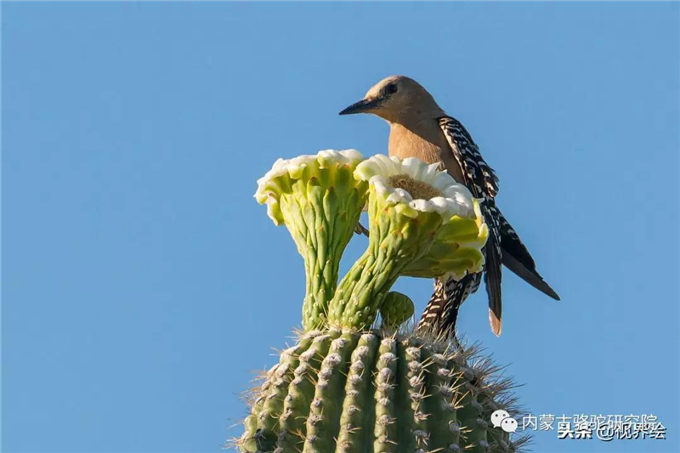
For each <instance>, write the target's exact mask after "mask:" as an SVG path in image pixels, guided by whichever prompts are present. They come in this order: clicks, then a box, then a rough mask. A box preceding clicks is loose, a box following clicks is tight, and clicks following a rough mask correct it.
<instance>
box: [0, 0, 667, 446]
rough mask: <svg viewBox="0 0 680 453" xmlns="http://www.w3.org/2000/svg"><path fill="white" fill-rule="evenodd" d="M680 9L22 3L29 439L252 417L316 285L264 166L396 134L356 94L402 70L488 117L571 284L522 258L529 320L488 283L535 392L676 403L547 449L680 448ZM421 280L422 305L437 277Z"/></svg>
mask: <svg viewBox="0 0 680 453" xmlns="http://www.w3.org/2000/svg"><path fill="white" fill-rule="evenodd" d="M678 6H679V5H678V3H653V4H650V3H646V4H643V3H585V2H579V3H574V4H567V3H556V4H547V3H501V4H494V3H475V4H472V3H455V4H454V3H446V4H444V3H428V4H412V3H398V4H381V3H371V4H358V3H349V4H331V3H315V4H311V3H297V4H264V3H257V4H246V3H212V2H208V3H191V4H190V3H156V2H153V3H136V2H135V3H132V2H130V3H113V2H107V3H97V4H95V3H80V2H77V3H69V4H47V3H3V4H2V151H3V153H2V195H3V196H2V220H3V222H2V245H3V248H2V261H3V263H2V264H3V269H2V283H3V285H2V303H3V305H2V370H3V371H2V412H3V414H2V415H3V416H2V435H3V436H2V449H3V451H6V452H17V453H18V452H171V451H172V452H210V451H219V449H220V446H221V444H222V442H223V440H224V439H226V438H228V437H231V436H236V435H238V434H239V433H240V427H239V426H238V422H239V420H240V418H241V417H242V416H243V415H245V406H244V405H243V403H242V402H241V400H240V395H241V392H242V391H243V390H245V389H246V388H247V387H248V384H249V381H250V379H251V378H252V377H253V376H254V372H255V371H256V370H259V369H262V368H264V367H268V366H270V365H271V364H272V363H273V362H274V360H275V357H274V349H275V348H281V347H282V346H283V345H284V344H285V342H286V341H288V342H290V341H291V340H290V334H291V331H292V329H293V328H294V327H295V326H297V325H299V322H300V306H301V297H302V295H303V291H304V288H303V278H304V277H303V269H302V261H301V259H300V258H299V257H298V256H297V254H296V251H295V248H294V245H293V243H292V241H291V240H290V238H289V237H288V233H287V232H286V230H285V229H284V228H277V227H275V226H274V225H273V224H272V223H271V222H270V220H269V219H268V218H267V217H266V214H265V209H264V208H263V207H261V206H258V205H257V204H256V203H255V201H254V200H253V198H252V194H253V192H254V190H255V187H256V186H255V180H256V179H257V178H258V177H259V176H261V175H262V174H263V173H264V172H265V171H266V170H268V169H269V168H270V166H271V164H272V163H273V161H274V160H275V159H276V158H277V157H280V156H283V157H292V156H294V155H297V154H309V153H314V152H316V151H317V150H319V149H324V148H348V147H354V148H357V149H359V150H361V151H362V152H363V153H364V154H366V155H370V154H375V153H380V152H385V151H386V137H387V126H386V124H384V123H383V122H381V121H380V120H379V119H377V118H372V117H367V116H356V117H339V116H338V115H337V112H338V111H339V110H340V109H342V108H343V107H345V106H346V105H348V104H349V103H351V102H354V101H356V100H358V99H359V98H360V97H361V96H362V95H363V94H364V92H365V91H366V90H367V89H368V87H369V86H370V85H372V84H373V83H374V82H375V81H377V80H379V79H381V78H382V77H384V76H386V75H389V74H393V73H401V74H407V75H410V76H412V77H414V78H415V79H417V80H419V81H420V82H421V83H422V84H423V85H424V86H426V87H427V88H428V89H429V90H430V91H431V92H432V93H433V94H434V95H435V97H436V98H437V99H438V101H439V103H440V105H441V106H442V107H443V108H445V109H446V110H447V112H448V113H449V114H451V115H453V116H455V117H457V118H458V119H459V120H461V121H462V122H463V123H464V124H465V125H466V127H467V128H468V129H469V131H470V132H471V133H472V135H473V137H474V138H475V140H476V141H477V143H478V144H479V145H480V147H481V150H482V152H483V154H484V156H485V158H486V160H487V162H489V163H490V164H491V165H492V166H493V167H494V168H495V169H496V171H497V173H498V175H499V177H500V180H501V192H500V195H499V198H498V203H499V205H500V206H501V207H502V209H503V211H504V213H505V214H506V216H507V217H508V219H510V221H511V222H512V223H513V224H514V226H515V227H516V229H517V230H518V232H519V233H520V235H521V236H522V238H523V239H524V241H525V242H526V243H527V245H528V246H529V248H530V250H531V251H532V253H533V255H534V257H535V259H536V261H537V263H538V267H539V270H540V271H541V272H542V273H543V275H544V276H545V278H546V279H547V280H548V281H549V282H550V283H551V284H552V286H553V287H555V288H556V289H557V290H558V292H559V293H560V295H561V296H562V301H561V302H559V303H558V302H554V301H552V300H550V299H549V298H547V297H545V296H543V295H542V294H540V293H539V292H537V291H535V290H533V289H532V288H531V287H529V286H528V285H526V284H524V283H523V282H522V281H521V280H519V279H518V278H516V277H515V276H513V275H511V274H510V273H509V272H506V273H505V279H504V284H503V290H504V299H505V304H504V332H503V335H502V337H501V338H495V337H494V336H493V335H492V334H491V333H490V331H489V327H488V323H487V316H486V310H487V309H486V295H485V294H484V293H483V291H482V292H480V293H478V294H477V295H475V296H473V297H472V298H471V299H470V300H468V302H467V303H466V304H465V305H464V308H463V310H462V315H461V319H460V326H461V329H462V331H463V333H464V334H465V335H466V336H467V337H468V338H469V339H471V340H479V341H481V342H482V343H483V345H484V346H485V347H486V348H487V350H488V351H489V352H492V353H493V354H494V356H495V359H496V361H497V362H499V363H501V364H509V365H508V368H507V374H508V375H511V376H514V377H515V379H516V380H517V381H518V382H520V383H522V384H523V386H522V387H521V388H519V389H518V395H519V397H520V399H521V402H522V403H523V405H524V406H526V407H527V408H529V409H530V410H531V412H532V413H534V414H542V413H552V414H557V415H561V414H562V413H565V414H569V415H571V414H575V413H576V414H581V413H585V414H630V413H633V414H641V413H653V414H656V415H658V416H659V419H660V420H661V421H662V422H663V423H664V424H665V425H666V426H667V428H668V439H667V440H618V441H616V440H615V441H612V442H610V443H605V442H601V441H598V440H580V441H575V440H557V439H556V436H555V434H554V432H553V433H548V432H538V433H536V435H535V436H534V451H539V452H677V451H679V450H680V444H679V443H678V430H679V429H680V417H679V414H678V408H679V407H680V395H679V392H678V390H679V389H678V382H680V376H679V372H678V368H679V360H680V359H679V357H680V351H679V350H678V349H679V340H678V331H679V327H680V326H679V323H680V319H679V312H678V303H679V299H680V298H679V296H680V294H679V291H678V274H679V271H680V269H679V265H678V256H679V253H678V252H679V243H678V231H680V230H679V225H678V206H679V200H678V192H679V191H678V149H679V142H678V137H679V132H680V131H679V124H680V115H679V109H678V99H679V97H680V82H679V81H680V71H679V69H678V64H679V57H678V54H679V52H678V51H679V49H678V39H677V38H678V32H679V20H678V13H679V11H678V9H679V8H678ZM364 246H365V242H364V241H362V240H361V239H359V238H357V240H355V241H353V243H352V244H351V245H350V247H349V248H348V250H347V253H346V256H345V260H344V265H343V268H344V269H347V268H348V266H349V265H350V264H351V262H352V260H353V259H354V258H355V257H356V256H358V255H359V254H360V253H361V251H362V249H363V247H364ZM396 286H397V288H399V289H400V290H402V291H404V292H406V293H407V294H409V295H410V296H411V297H412V298H413V299H414V300H415V301H416V302H417V308H418V309H421V308H422V307H423V306H424V303H425V301H426V299H427V297H428V295H429V292H430V289H431V282H430V281H427V280H416V279H404V280H400V281H399V282H398V283H397V285H396Z"/></svg>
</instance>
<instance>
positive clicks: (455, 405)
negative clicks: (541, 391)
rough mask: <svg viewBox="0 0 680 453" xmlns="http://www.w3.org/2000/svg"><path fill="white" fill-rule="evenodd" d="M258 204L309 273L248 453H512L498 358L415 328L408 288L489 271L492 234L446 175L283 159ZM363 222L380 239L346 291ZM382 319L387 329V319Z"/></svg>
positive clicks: (339, 158) (357, 159) (383, 165)
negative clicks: (401, 281) (364, 219)
mask: <svg viewBox="0 0 680 453" xmlns="http://www.w3.org/2000/svg"><path fill="white" fill-rule="evenodd" d="M255 198H256V199H257V201H258V202H259V203H266V204H267V211H268V214H269V216H270V217H271V219H272V220H273V221H274V223H275V224H277V225H285V226H286V227H287V228H288V230H289V232H290V234H291V236H292V237H293V240H294V241H295V244H296V246H297V249H298V252H299V253H300V255H302V258H303V259H304V264H305V272H306V294H305V298H304V301H303V307H302V326H303V331H302V332H301V333H300V334H299V338H298V342H297V344H296V345H295V346H293V347H291V348H289V349H286V350H285V351H283V352H282V353H281V356H280V359H279V363H278V364H277V365H275V366H274V367H273V368H272V369H271V370H269V371H268V372H267V373H266V374H265V375H264V379H263V381H262V383H261V385H260V386H259V387H258V388H256V389H255V390H254V391H253V394H252V401H251V409H250V415H249V416H248V417H247V418H246V420H245V422H244V425H245V432H244V433H243V435H242V436H241V437H240V438H239V439H238V440H237V441H236V444H237V446H238V448H239V449H240V450H241V451H243V452H277V453H279V452H280V453H284V452H286V453H287V452H291V453H293V452H319V453H330V452H347V453H350V452H352V453H365V452H375V453H378V452H395V453H396V452H422V453H425V452H435V451H436V452H462V451H470V452H497V451H498V452H512V451H516V449H517V447H518V445H519V443H520V442H517V441H515V442H511V440H510V438H509V435H508V434H507V433H505V432H504V431H502V430H501V429H500V428H494V427H493V426H492V425H491V424H490V416H491V413H492V412H493V411H494V410H496V409H499V408H502V409H505V410H508V411H510V413H513V408H512V407H508V406H509V405H510V403H511V401H509V400H508V397H507V396H505V394H504V391H505V390H506V389H507V387H508V382H507V381H503V380H498V379H491V378H489V375H491V374H492V373H493V371H495V367H493V366H492V365H491V363H490V361H489V360H488V359H480V358H477V359H476V360H474V357H475V354H474V351H473V350H472V348H465V347H461V346H454V345H453V344H452V343H450V342H449V341H447V339H443V338H432V337H430V336H428V335H420V336H419V335H416V334H415V333H413V332H409V331H408V328H407V327H406V326H404V323H405V322H406V321H407V320H408V319H410V318H411V316H412V315H413V310H414V308H413V303H412V302H411V300H410V299H409V298H408V297H407V296H405V295H404V294H400V293H397V292H394V291H391V290H390V289H391V287H392V285H393V283H394V282H395V281H396V279H397V278H398V277H399V276H401V275H409V276H417V277H444V276H446V277H447V278H448V277H450V276H451V277H453V278H461V277H463V276H465V275H466V274H467V273H468V272H479V271H480V270H481V269H482V267H483V265H484V258H483V255H482V252H481V249H482V247H483V246H484V244H485V242H486V239H487V235H488V230H487V227H486V225H485V224H484V220H483V218H482V216H481V214H480V210H479V206H478V203H477V201H476V200H475V199H474V198H473V197H472V195H471V194H470V192H469V191H468V189H467V188H466V187H465V186H463V185H461V184H458V183H456V182H455V181H454V180H453V179H452V178H451V177H450V176H449V175H448V174H447V173H446V172H443V171H440V170H439V169H438V168H437V165H436V164H435V165H426V164H425V163H423V162H421V161H419V160H418V159H414V158H408V159H404V160H400V159H398V158H395V157H387V156H384V155H376V156H373V157H371V158H369V159H364V158H363V156H362V155H361V154H360V153H359V152H358V151H355V150H344V151H332V150H326V151H320V152H319V153H318V154H316V155H306V156H299V157H296V158H294V159H289V160H283V159H279V160H278V161H277V162H276V163H275V164H274V166H273V167H272V169H271V170H270V171H269V172H268V173H267V174H266V175H265V176H264V177H262V178H261V179H260V180H258V189H257V192H256V194H255ZM363 209H367V210H368V216H369V231H370V233H369V239H368V246H367V248H366V251H365V252H364V253H363V255H362V256H361V257H360V258H359V259H358V260H357V261H356V263H354V265H353V266H352V267H351V268H350V270H349V271H348V272H347V274H346V275H345V276H344V277H343V278H342V279H340V280H339V281H338V267H339V263H340V258H341V256H342V253H343V251H344V249H345V247H346V246H347V243H348V242H349V241H350V239H351V237H352V235H353V233H354V231H355V229H356V227H357V224H358V222H359V217H360V214H361V212H362V210H363ZM378 314H380V320H381V321H380V322H379V323H378V322H377V321H376V318H377V317H378Z"/></svg>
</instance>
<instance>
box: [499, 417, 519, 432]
mask: <svg viewBox="0 0 680 453" xmlns="http://www.w3.org/2000/svg"><path fill="white" fill-rule="evenodd" d="M501 428H502V429H503V431H505V432H506V433H514V432H515V431H517V420H515V419H514V418H510V417H507V418H504V419H503V421H502V422H501Z"/></svg>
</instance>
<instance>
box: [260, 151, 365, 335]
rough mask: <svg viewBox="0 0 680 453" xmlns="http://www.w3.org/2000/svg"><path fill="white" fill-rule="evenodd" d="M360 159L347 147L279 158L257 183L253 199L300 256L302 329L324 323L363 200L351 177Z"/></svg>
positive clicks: (362, 188)
mask: <svg viewBox="0 0 680 453" xmlns="http://www.w3.org/2000/svg"><path fill="white" fill-rule="evenodd" d="M362 160H363V156H362V155H361V153H359V152H358V151H356V150H353V149H349V150H344V151H333V150H325V151H319V153H317V154H316V155H304V156H299V157H295V158H293V159H287V160H284V159H279V160H277V161H276V163H274V166H273V167H272V169H271V170H270V171H269V172H267V174H265V175H264V176H263V177H262V178H260V179H259V180H258V181H257V186H258V187H257V192H255V199H256V200H257V201H258V202H259V203H260V204H262V203H266V204H267V213H268V214H269V217H270V218H271V219H272V220H273V221H274V223H275V224H276V225H283V224H285V225H286V227H287V228H288V230H289V231H290V234H291V236H292V237H293V240H294V241H295V244H296V245H297V249H298V252H299V253H300V255H302V257H303V258H304V262H305V274H306V276H307V284H306V287H307V292H306V295H305V300H304V303H303V308H302V311H303V316H302V325H303V327H304V328H305V329H313V328H317V327H320V326H322V325H323V324H324V320H325V318H326V312H327V303H328V301H329V300H330V299H331V298H332V297H333V294H334V292H335V287H336V285H337V281H338V265H339V263H340V258H341V256H342V252H343V251H344V249H345V247H346V246H347V243H348V242H349V240H350V238H351V237H352V233H353V231H354V228H355V227H356V225H357V223H358V222H359V216H360V214H361V210H362V208H363V206H364V204H365V202H366V188H367V183H365V182H364V181H361V180H356V179H354V178H353V177H352V173H353V172H354V169H355V168H356V166H357V164H358V163H359V162H361V161H362Z"/></svg>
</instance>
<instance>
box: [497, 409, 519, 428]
mask: <svg viewBox="0 0 680 453" xmlns="http://www.w3.org/2000/svg"><path fill="white" fill-rule="evenodd" d="M491 424H492V425H493V427H494V428H499V427H500V428H501V429H502V430H503V431H505V432H506V433H514V432H515V431H516V430H517V420H515V419H514V418H512V417H510V414H508V411H504V410H503V409H498V410H497V411H494V412H493V414H491Z"/></svg>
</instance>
